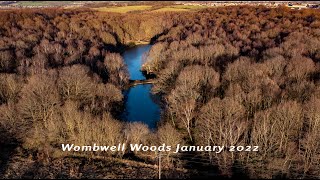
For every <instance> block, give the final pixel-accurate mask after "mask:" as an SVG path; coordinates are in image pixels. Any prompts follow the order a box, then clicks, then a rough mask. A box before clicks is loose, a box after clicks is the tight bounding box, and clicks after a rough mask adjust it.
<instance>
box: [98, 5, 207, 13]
mask: <svg viewBox="0 0 320 180" xmlns="http://www.w3.org/2000/svg"><path fill="white" fill-rule="evenodd" d="M203 8H207V7H206V6H193V5H172V6H164V7H160V8H157V9H154V10H153V7H152V6H150V5H140V6H121V7H100V8H93V9H94V10H98V11H102V12H117V13H127V12H130V11H144V10H150V11H151V12H165V11H191V10H199V9H203Z"/></svg>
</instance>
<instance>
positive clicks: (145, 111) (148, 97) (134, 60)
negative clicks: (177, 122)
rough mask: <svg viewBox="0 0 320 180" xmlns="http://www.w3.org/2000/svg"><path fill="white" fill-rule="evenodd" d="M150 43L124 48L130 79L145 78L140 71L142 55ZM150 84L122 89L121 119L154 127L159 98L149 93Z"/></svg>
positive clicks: (157, 118)
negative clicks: (122, 105) (122, 108)
mask: <svg viewBox="0 0 320 180" xmlns="http://www.w3.org/2000/svg"><path fill="white" fill-rule="evenodd" d="M150 48H151V45H138V46H135V47H133V48H130V49H128V50H126V51H125V52H124V53H123V55H122V56H123V58H124V61H125V63H126V64H127V66H128V70H129V75H130V79H131V80H145V79H146V77H145V76H144V75H143V73H142V72H141V71H140V69H141V66H142V64H143V60H142V56H143V54H144V53H145V52H147V51H149V49H150ZM151 88H152V84H141V85H136V86H133V87H131V88H129V89H128V90H124V91H123V94H124V101H125V108H124V111H123V113H122V114H121V119H122V120H124V121H128V122H134V121H138V122H143V123H145V124H147V125H148V126H149V128H150V129H155V128H156V125H157V122H158V121H159V119H160V112H161V111H160V106H159V104H157V103H156V102H157V101H158V100H159V98H158V97H157V96H155V95H153V94H151Z"/></svg>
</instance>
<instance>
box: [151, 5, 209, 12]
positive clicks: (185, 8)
mask: <svg viewBox="0 0 320 180" xmlns="http://www.w3.org/2000/svg"><path fill="white" fill-rule="evenodd" d="M203 8H206V7H205V6H192V5H174V6H167V7H163V8H160V9H157V10H154V11H155V12H164V11H191V10H199V9H203Z"/></svg>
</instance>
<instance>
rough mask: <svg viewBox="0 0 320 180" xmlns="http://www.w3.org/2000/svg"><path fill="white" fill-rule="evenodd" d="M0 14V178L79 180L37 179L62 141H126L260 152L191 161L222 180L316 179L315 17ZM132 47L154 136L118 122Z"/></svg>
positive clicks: (75, 173) (319, 121)
mask: <svg viewBox="0 0 320 180" xmlns="http://www.w3.org/2000/svg"><path fill="white" fill-rule="evenodd" d="M0 14H1V15H0V147H1V149H0V152H1V151H2V152H1V154H3V155H2V156H6V157H2V160H0V163H1V166H2V167H0V171H1V172H0V175H1V174H2V175H3V176H4V177H6V178H12V177H18V178H19V177H30V176H31V177H36V178H38V177H65V176H66V177H76V178H77V177H78V178H79V177H81V176H80V175H79V174H80V169H81V168H76V167H75V168H73V169H72V172H71V170H70V169H69V170H66V171H67V174H68V173H69V175H64V176H62V175H61V174H59V173H56V174H50V173H49V172H48V171H45V168H50V167H52V166H55V165H56V166H58V165H57V164H59V163H57V164H53V163H54V162H56V160H57V159H59V158H60V159H62V158H63V157H66V156H69V155H70V154H67V153H66V152H62V151H61V143H71V144H78V145H88V144H93V143H97V144H118V143H123V142H127V143H144V144H148V145H161V144H163V143H166V144H168V145H172V146H175V144H177V143H181V144H186V145H224V146H230V145H243V146H247V145H251V146H260V149H259V151H258V152H228V151H224V152H222V153H221V154H216V153H203V154H196V156H197V157H198V158H199V159H209V160H210V164H212V168H218V169H217V172H219V174H220V175H223V176H227V177H232V176H233V175H234V170H233V169H234V167H235V166H236V167H238V168H239V167H240V168H241V169H242V171H243V172H245V174H246V175H247V176H248V177H251V178H273V177H289V178H306V177H308V178H319V176H320V141H319V140H320V84H319V83H320V82H319V78H320V12H319V11H317V10H299V11H297V10H290V9H287V8H273V9H269V8H266V7H263V6H259V7H247V6H237V7H221V8H213V9H205V10H201V11H198V12H170V13H169V12H166V13H165V12H162V13H160V12H159V13H155V12H154V13H150V12H149V13H139V12H132V13H126V14H118V13H104V12H95V11H92V10H89V9H79V10H72V11H71V10H68V11H67V10H61V9H33V10H15V11H9V10H8V11H5V10H3V11H1V12H0ZM135 41H150V42H151V43H152V44H153V46H152V48H151V50H150V51H149V52H148V53H147V54H146V56H145V64H144V66H143V70H144V71H146V72H147V73H153V74H155V75H156V79H155V80H156V83H155V84H154V85H153V89H152V91H153V93H155V94H158V95H159V96H161V97H162V101H163V102H162V103H163V106H164V110H163V111H164V112H163V113H162V118H161V121H160V123H159V126H158V129H157V130H156V131H154V132H153V131H150V130H149V129H148V127H147V126H146V125H144V124H141V123H126V122H122V121H120V120H118V119H117V114H118V113H119V111H121V109H122V105H123V95H122V93H121V90H123V88H124V86H125V85H126V84H128V82H129V77H128V72H127V67H126V65H125V64H124V62H123V59H122V57H121V55H120V53H121V52H123V51H124V50H125V49H126V48H128V47H129V46H132V45H134V42H135ZM7 151H10V152H12V153H5V152H7ZM145 154H146V153H141V152H135V154H134V156H136V157H139V158H140V159H143V158H145V156H144V155H145ZM72 155H74V156H75V155H81V154H80V153H76V154H72ZM149 155H150V156H155V154H154V152H150V154H149ZM82 156H85V157H87V158H93V157H97V156H99V157H101V156H104V157H113V158H116V159H125V158H126V157H127V155H126V152H124V153H122V152H117V153H114V154H112V153H105V152H104V153H96V152H95V153H92V154H90V153H87V152H86V153H84V154H82ZM146 161H147V160H146ZM163 161H164V162H163V164H164V167H169V168H170V169H174V167H176V168H181V167H184V165H185V163H188V162H184V161H183V160H179V158H171V156H170V153H169V154H168V155H167V157H166V158H164V159H163ZM31 162H32V163H31ZM28 163H29V165H27V164H28ZM30 164H32V165H30ZM35 164H37V165H39V164H41V167H42V168H41V172H40V171H37V173H34V174H33V175H30V174H28V173H26V172H28V171H30V170H26V169H25V168H16V166H24V167H25V166H27V167H29V168H30V169H32V168H34V169H33V170H34V171H35V170H36V169H37V167H38V166H37V165H35ZM60 166H63V165H61V164H60ZM79 166H80V165H79ZM95 168H96V171H98V170H99V167H95ZM95 168H93V169H95ZM172 172H173V171H172ZM91 173H94V171H93V172H91ZM141 175H142V174H141ZM168 176H169V175H168ZM117 177H118V176H115V178H117ZM143 177H148V175H145V174H144V175H143ZM150 177H154V176H150ZM170 177H171V176H170Z"/></svg>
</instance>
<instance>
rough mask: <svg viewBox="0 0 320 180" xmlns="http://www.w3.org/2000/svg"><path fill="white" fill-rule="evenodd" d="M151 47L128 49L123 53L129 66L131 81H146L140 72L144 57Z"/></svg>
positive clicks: (142, 46)
mask: <svg viewBox="0 0 320 180" xmlns="http://www.w3.org/2000/svg"><path fill="white" fill-rule="evenodd" d="M150 48H151V45H139V46H135V47H133V48H131V49H128V50H127V51H126V52H124V53H123V55H122V56H123V58H124V61H125V63H126V64H127V66H128V70H129V74H130V79H131V80H144V79H146V78H145V77H144V76H143V74H142V72H141V71H140V69H141V66H142V64H143V62H142V55H143V54H144V53H145V52H147V51H149V49H150Z"/></svg>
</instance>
